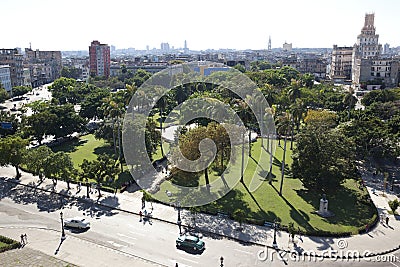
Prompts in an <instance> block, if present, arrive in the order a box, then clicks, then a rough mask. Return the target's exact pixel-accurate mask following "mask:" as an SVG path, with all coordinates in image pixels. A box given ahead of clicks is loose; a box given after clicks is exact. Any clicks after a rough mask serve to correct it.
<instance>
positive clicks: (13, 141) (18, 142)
mask: <svg viewBox="0 0 400 267" xmlns="http://www.w3.org/2000/svg"><path fill="white" fill-rule="evenodd" d="M28 144H29V141H28V140H27V139H22V138H21V137H20V136H15V135H9V136H7V137H5V138H1V139H0V166H6V165H8V164H10V165H12V166H13V167H15V171H16V177H17V178H19V177H21V174H20V172H19V166H20V165H21V164H22V163H23V162H24V159H25V154H26V151H27V150H26V147H27V145H28Z"/></svg>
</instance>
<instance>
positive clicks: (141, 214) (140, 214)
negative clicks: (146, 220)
mask: <svg viewBox="0 0 400 267" xmlns="http://www.w3.org/2000/svg"><path fill="white" fill-rule="evenodd" d="M139 216H140V220H139V222H141V221H142V216H143V213H142V211H139Z"/></svg>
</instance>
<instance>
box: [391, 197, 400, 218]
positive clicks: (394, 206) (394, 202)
mask: <svg viewBox="0 0 400 267" xmlns="http://www.w3.org/2000/svg"><path fill="white" fill-rule="evenodd" d="M399 205H400V202H399V201H398V200H397V198H396V199H395V200H392V201H389V207H390V209H391V210H392V211H393V214H395V212H396V210H397V208H398V207H399Z"/></svg>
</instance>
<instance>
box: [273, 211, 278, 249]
mask: <svg viewBox="0 0 400 267" xmlns="http://www.w3.org/2000/svg"><path fill="white" fill-rule="evenodd" d="M277 224H278V222H277V220H276V218H275V220H274V242H273V243H272V246H273V247H274V248H276V247H277V244H276V227H277Z"/></svg>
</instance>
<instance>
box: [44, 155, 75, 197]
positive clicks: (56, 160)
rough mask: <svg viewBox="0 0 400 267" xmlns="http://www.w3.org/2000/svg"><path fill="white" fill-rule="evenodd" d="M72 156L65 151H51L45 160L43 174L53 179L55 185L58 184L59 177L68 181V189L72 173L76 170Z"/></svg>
mask: <svg viewBox="0 0 400 267" xmlns="http://www.w3.org/2000/svg"><path fill="white" fill-rule="evenodd" d="M73 169H74V168H73V163H72V160H71V157H70V156H69V155H67V154H66V153H65V152H63V151H58V152H56V153H51V154H50V155H48V156H47V157H46V158H45V160H44V166H43V174H44V175H45V177H47V178H49V179H52V180H53V184H54V186H55V185H56V184H57V178H58V179H63V180H64V181H66V182H67V185H68V190H69V189H70V188H69V181H70V177H69V176H70V175H71V174H72V173H73V172H74V170H73Z"/></svg>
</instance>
